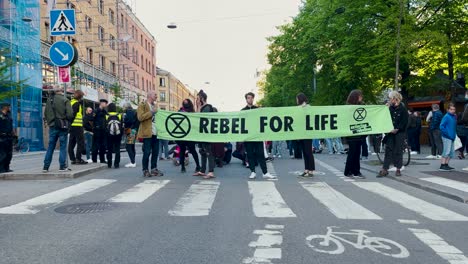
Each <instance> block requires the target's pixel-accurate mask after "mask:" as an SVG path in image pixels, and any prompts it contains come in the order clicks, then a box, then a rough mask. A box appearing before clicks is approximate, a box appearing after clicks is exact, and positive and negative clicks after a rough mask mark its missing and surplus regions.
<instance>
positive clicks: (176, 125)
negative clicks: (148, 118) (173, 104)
mask: <svg viewBox="0 0 468 264" xmlns="http://www.w3.org/2000/svg"><path fill="white" fill-rule="evenodd" d="M191 128H192V126H191V124H190V120H189V119H188V117H187V116H185V115H183V114H179V113H177V114H171V115H170V116H168V117H167V119H166V131H167V133H169V135H171V137H174V138H184V137H186V136H187V135H188V134H189V133H190V129H191Z"/></svg>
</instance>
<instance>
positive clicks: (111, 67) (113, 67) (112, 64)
mask: <svg viewBox="0 0 468 264" xmlns="http://www.w3.org/2000/svg"><path fill="white" fill-rule="evenodd" d="M124 70H125V68H124ZM110 71H111V73H112V74H114V75H115V62H113V61H111V62H110ZM123 75H124V77H125V72H124V73H123Z"/></svg>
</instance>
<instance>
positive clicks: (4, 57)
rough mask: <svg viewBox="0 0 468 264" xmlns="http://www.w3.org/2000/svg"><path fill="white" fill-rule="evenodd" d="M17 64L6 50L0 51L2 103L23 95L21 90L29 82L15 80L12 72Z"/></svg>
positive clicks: (0, 97)
mask: <svg viewBox="0 0 468 264" xmlns="http://www.w3.org/2000/svg"><path fill="white" fill-rule="evenodd" d="M15 66H16V62H15V61H14V60H12V59H11V57H10V53H9V52H8V50H6V49H0V102H1V101H4V100H7V99H11V98H12V97H15V96H19V95H20V94H21V90H22V89H21V88H22V87H23V85H24V84H25V82H26V81H27V80H14V79H15V77H12V76H11V72H12V71H11V70H12V68H13V67H15Z"/></svg>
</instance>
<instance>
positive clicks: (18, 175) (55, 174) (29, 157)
mask: <svg viewBox="0 0 468 264" xmlns="http://www.w3.org/2000/svg"><path fill="white" fill-rule="evenodd" d="M44 155H45V152H42V151H40V152H31V153H26V154H19V155H15V156H13V160H12V162H11V166H10V167H11V169H12V170H13V172H11V173H1V174H0V180H45V179H64V178H77V177H80V176H83V175H87V174H90V173H93V172H96V171H98V170H101V169H104V168H107V165H106V164H100V163H91V164H86V165H70V169H71V171H67V172H59V171H58V170H59V164H58V156H59V152H58V151H55V152H54V157H53V160H52V164H51V166H50V168H49V172H48V173H43V172H42V167H43V164H44Z"/></svg>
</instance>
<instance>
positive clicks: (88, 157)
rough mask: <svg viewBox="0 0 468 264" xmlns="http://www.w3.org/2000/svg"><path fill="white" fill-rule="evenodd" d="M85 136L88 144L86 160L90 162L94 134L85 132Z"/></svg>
mask: <svg viewBox="0 0 468 264" xmlns="http://www.w3.org/2000/svg"><path fill="white" fill-rule="evenodd" d="M84 136H85V144H86V159H87V160H89V159H91V149H92V147H93V134H92V133H90V132H88V131H85V132H84Z"/></svg>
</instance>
